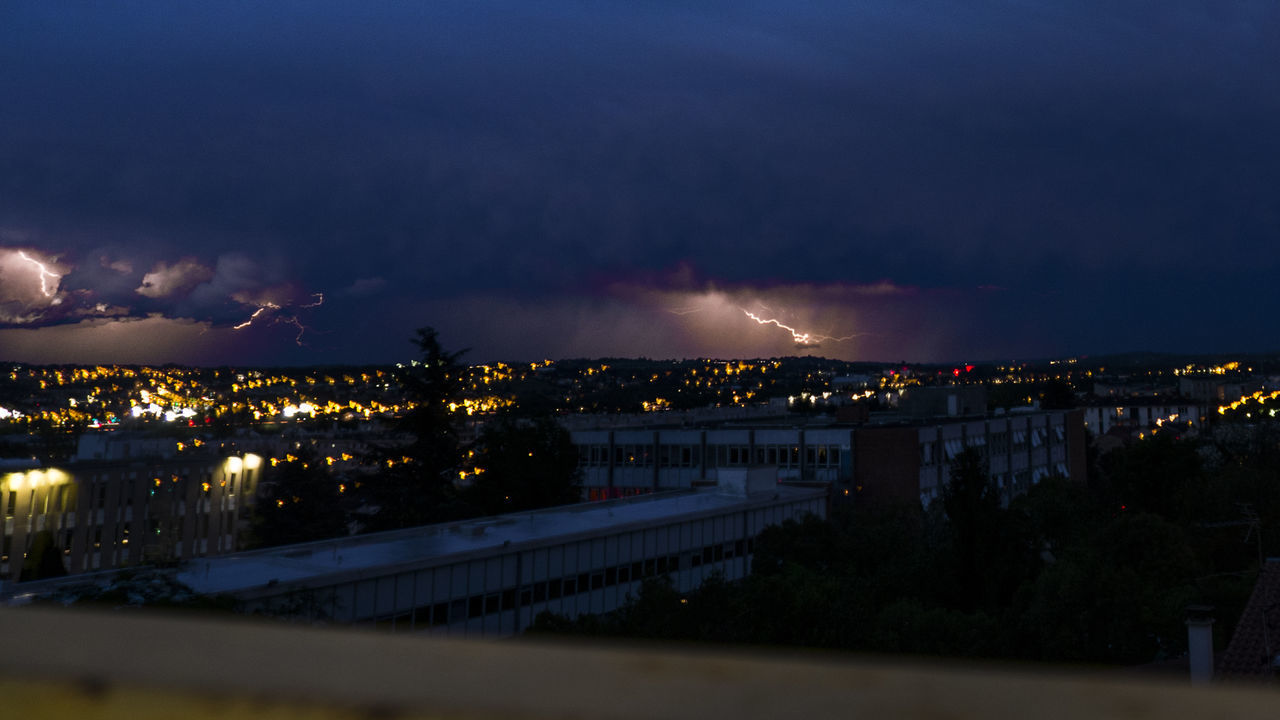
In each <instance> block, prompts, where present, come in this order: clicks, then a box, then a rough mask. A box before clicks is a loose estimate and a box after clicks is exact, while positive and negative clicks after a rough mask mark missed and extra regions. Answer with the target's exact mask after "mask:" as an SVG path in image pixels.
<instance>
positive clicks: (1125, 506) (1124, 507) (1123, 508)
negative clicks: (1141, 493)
mask: <svg viewBox="0 0 1280 720" xmlns="http://www.w3.org/2000/svg"><path fill="white" fill-rule="evenodd" d="M1120 509H1121V510H1128V509H1129V506H1128V505H1121V506H1120Z"/></svg>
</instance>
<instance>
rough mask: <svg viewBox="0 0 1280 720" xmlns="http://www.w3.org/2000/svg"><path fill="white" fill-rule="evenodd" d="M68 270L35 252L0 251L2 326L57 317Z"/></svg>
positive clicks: (28, 250)
mask: <svg viewBox="0 0 1280 720" xmlns="http://www.w3.org/2000/svg"><path fill="white" fill-rule="evenodd" d="M66 272H67V271H66V269H65V268H63V267H62V266H60V265H59V264H58V263H57V261H56V259H55V258H53V257H50V256H47V255H45V254H43V253H40V252H38V251H36V250H30V249H25V250H19V249H16V248H0V324H8V325H29V324H32V323H39V322H43V321H45V320H46V319H47V318H50V317H57V315H58V314H60V310H59V309H58V307H57V306H59V305H62V304H63V302H64V300H65V299H66V293H64V292H61V291H60V286H61V284H62V276H63V275H65V274H66Z"/></svg>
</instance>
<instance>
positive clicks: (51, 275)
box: [18, 250, 62, 302]
mask: <svg viewBox="0 0 1280 720" xmlns="http://www.w3.org/2000/svg"><path fill="white" fill-rule="evenodd" d="M18 257H20V258H22V259H23V260H26V261H27V262H29V263H31V264H32V265H35V266H36V271H37V272H39V273H40V293H41V294H42V295H44V296H45V297H47V298H52V297H53V296H54V292H55V291H57V289H58V283H59V282H60V281H61V280H62V276H61V275H59V274H58V273H56V272H54V271H52V270H50V269H49V268H47V267H45V264H44V263H42V262H40V261H39V260H37V259H35V258H33V257H31V256H30V255H28V254H26V253H25V252H23V251H22V250H19V251H18ZM50 279H52V280H53V290H50V289H49V284H48V281H49V280H50ZM55 302H56V300H55Z"/></svg>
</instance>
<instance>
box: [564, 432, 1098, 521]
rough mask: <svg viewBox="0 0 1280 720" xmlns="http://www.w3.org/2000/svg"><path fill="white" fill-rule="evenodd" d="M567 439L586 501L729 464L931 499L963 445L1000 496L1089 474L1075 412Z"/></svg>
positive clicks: (882, 494)
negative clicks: (982, 464) (981, 461)
mask: <svg viewBox="0 0 1280 720" xmlns="http://www.w3.org/2000/svg"><path fill="white" fill-rule="evenodd" d="M794 422H796V423H803V422H804V418H797V419H796V420H795V421H794ZM572 438H573V442H574V444H575V445H577V447H578V458H579V464H580V466H581V468H582V472H583V486H584V490H585V492H586V493H587V496H588V497H589V498H591V499H595V498H609V497H627V496H631V495H637V494H643V493H648V492H655V491H661V490H672V489H677V488H688V487H695V486H697V485H699V484H703V483H714V482H716V479H717V477H718V476H719V474H720V473H722V472H724V471H726V470H728V471H734V470H738V469H741V468H746V467H768V468H771V469H773V470H775V471H776V472H777V475H778V479H779V480H780V481H784V482H799V483H821V484H828V485H830V486H831V487H832V488H834V489H835V491H836V493H837V494H839V495H848V496H851V497H855V498H861V499H863V500H865V501H868V502H886V501H889V502H920V503H921V504H922V505H928V504H929V503H930V502H932V501H933V500H935V499H937V498H938V497H939V496H940V495H941V492H942V488H944V487H945V486H946V484H947V483H948V482H949V481H950V462H951V460H952V459H954V458H955V456H956V455H957V454H959V453H960V451H961V450H963V449H964V448H966V447H973V448H976V449H977V450H978V451H979V452H981V453H982V454H983V456H984V457H985V458H986V460H987V464H988V468H989V470H990V473H991V477H992V479H993V480H994V481H995V483H996V485H997V486H998V487H999V489H1000V492H1001V494H1002V496H1003V497H1004V499H1005V500H1006V501H1007V500H1008V499H1010V498H1012V497H1014V496H1016V495H1018V494H1021V493H1023V492H1025V491H1026V490H1027V489H1028V488H1030V487H1031V486H1032V485H1034V484H1036V483H1038V482H1040V481H1041V480H1043V479H1045V478H1047V477H1050V476H1061V477H1066V478H1070V479H1072V480H1076V481H1079V482H1084V481H1085V478H1086V472H1087V471H1086V465H1087V459H1086V454H1085V443H1086V438H1085V428H1084V415H1083V411H1081V410H1035V411H1025V412H1023V411H1015V412H1010V413H1005V414H1001V415H970V416H961V415H955V416H951V415H943V416H939V417H912V416H908V415H901V414H895V415H892V416H882V417H879V418H873V419H872V421H871V422H865V423H859V424H836V423H828V424H826V425H799V424H797V425H780V424H776V423H775V424H750V425H729V424H725V425H721V426H715V427H705V428H669V427H651V428H647V429H638V428H627V429H600V430H577V431H574V432H573V433H572Z"/></svg>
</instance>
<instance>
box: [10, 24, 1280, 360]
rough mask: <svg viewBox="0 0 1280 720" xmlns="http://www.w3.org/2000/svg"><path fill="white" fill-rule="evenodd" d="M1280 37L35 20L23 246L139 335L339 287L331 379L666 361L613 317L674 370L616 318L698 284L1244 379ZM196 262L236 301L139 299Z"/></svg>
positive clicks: (1271, 31) (1270, 229)
mask: <svg viewBox="0 0 1280 720" xmlns="http://www.w3.org/2000/svg"><path fill="white" fill-rule="evenodd" d="M1278 33H1280V8H1278V7H1277V6H1276V5H1275V4H1274V3H1268V2H1253V3H1248V2H1245V3H1231V4H1222V3H1209V2H1203V3H1200V2H1188V1H1180V2H1175V3H1124V4H1121V5H1120V6H1118V7H1117V6H1114V4H1108V3H1100V2H1082V3H1072V4H1070V5H1068V6H1063V5H1061V4H1054V3H1040V2H1025V1H1024V2H1016V1H1014V0H1005V1H997V0H987V1H979V2H942V1H939V2H929V3H919V4H905V3H898V2H874V3H873V2H855V3H836V2H821V3H810V4H806V5H802V6H798V7H797V6H791V5H788V6H782V5H778V4H776V3H699V4H692V5H690V4H685V3H667V4H652V3H645V4H634V3H577V2H560V3H550V4H548V3H540V4H536V5H530V4H527V3H514V2H506V3H498V2H492V3H449V2H440V3H426V4H423V3H407V2H406V3H378V4H365V3H352V2H348V3H332V2H331V3H317V2H307V3H283V2H282V3H270V4H266V5H259V4H249V3H220V4H209V3H190V2H188V3H158V2H157V3H136V4H132V5H124V6H113V7H111V8H106V7H99V6H95V5H91V4H85V5H66V4H58V5H54V6H46V5H42V4H35V3H30V4H23V5H17V6H16V7H15V6H14V5H9V6H7V7H6V9H4V10H0V65H2V66H3V67H5V68H8V71H6V72H4V73H0V98H3V100H4V102H0V127H2V128H3V129H4V132H3V134H2V135H0V227H4V228H10V229H12V231H13V232H16V233H25V234H26V236H27V237H28V238H29V240H28V241H23V242H25V244H22V243H20V242H19V241H16V240H14V241H9V240H5V239H4V238H3V236H0V243H3V244H7V245H10V246H11V247H18V246H19V245H20V244H21V245H22V246H23V247H30V248H39V249H41V250H43V251H44V252H45V253H47V254H48V255H50V256H51V257H65V258H71V259H74V265H75V267H74V269H72V270H71V274H70V275H68V276H67V281H68V282H69V283H71V285H70V286H74V287H76V288H80V289H84V290H86V291H87V292H91V293H92V294H93V295H94V302H95V303H101V304H106V305H108V306H111V307H130V308H134V309H133V310H131V313H133V314H134V315H137V314H138V313H142V314H143V315H145V314H147V313H152V312H160V313H162V314H163V315H164V316H165V317H172V318H191V319H195V320H197V321H208V322H211V323H213V324H214V325H218V324H223V325H226V324H231V323H236V322H239V321H240V320H242V319H243V318H244V316H245V312H246V311H252V310H253V309H254V307H262V306H265V305H266V304H275V305H285V304H288V303H293V305H294V306H297V305H299V304H302V303H304V302H306V300H307V298H309V297H310V295H309V294H308V293H310V292H315V291H328V292H330V295H329V304H328V305H327V306H326V308H325V313H326V314H325V315H324V317H323V319H322V320H323V322H322V324H324V328H323V329H324V330H325V331H326V332H327V333H329V334H328V335H324V336H319V335H317V336H316V340H315V343H316V344H315V345H314V346H313V347H314V349H315V356H316V361H319V360H322V359H324V358H327V357H341V358H342V359H347V360H359V359H362V358H388V357H398V356H400V355H402V354H403V352H404V351H405V350H406V349H407V348H406V345H407V344H406V343H405V342H404V338H406V337H408V336H409V334H410V329H411V328H412V327H414V326H416V325H421V324H428V323H430V324H436V325H440V326H446V325H449V324H451V323H452V324H454V325H456V326H457V327H456V332H457V333H458V340H457V342H458V343H459V344H467V345H472V346H475V347H476V348H477V349H478V350H480V349H483V350H484V351H485V352H488V353H490V354H493V355H498V356H500V355H502V354H503V353H504V352H507V351H510V352H516V351H517V350H518V351H519V352H521V353H524V352H531V353H532V354H535V355H554V354H555V353H557V352H559V351H560V347H561V346H556V345H550V346H548V347H547V348H546V349H545V350H544V351H543V352H537V351H536V349H533V348H532V345H533V344H535V343H536V338H537V336H538V335H539V332H540V331H539V330H538V328H545V329H547V331H546V332H541V335H542V336H543V337H563V338H566V339H565V340H564V343H565V344H564V345H563V347H564V348H572V349H573V350H574V352H579V351H580V352H581V353H582V354H606V353H611V352H616V351H615V350H613V349H611V348H616V347H622V346H623V345H625V346H626V347H631V345H633V344H635V343H630V344H626V343H624V342H623V339H621V338H619V337H617V336H616V333H606V334H604V335H600V334H599V332H600V331H599V329H598V328H597V327H596V325H597V323H596V322H595V321H594V320H591V321H588V320H587V319H584V316H583V315H582V314H581V309H582V308H590V307H591V306H592V305H593V304H599V305H601V306H611V307H612V306H613V305H614V304H617V307H618V308H619V309H618V314H619V315H618V317H619V318H621V317H622V316H624V315H625V316H626V317H627V318H628V320H626V321H622V320H621V319H620V320H619V322H618V323H615V327H630V326H632V325H635V326H637V327H638V326H641V325H643V326H645V327H646V328H649V325H648V324H651V323H658V325H659V326H658V327H657V328H650V329H646V330H645V331H643V332H640V331H637V332H634V333H632V334H631V335H630V337H644V338H651V339H650V342H653V343H659V339H654V338H658V337H661V338H667V339H665V340H661V343H665V345H663V346H664V347H670V348H671V350H670V351H669V352H672V353H679V352H681V349H680V346H679V343H678V342H677V341H676V340H672V339H670V338H672V337H677V336H678V335H679V332H678V330H679V329H678V328H677V327H675V326H672V325H670V318H669V317H663V316H662V315H661V314H659V315H650V314H648V311H643V310H640V309H637V307H636V306H634V305H631V304H628V303H630V302H631V301H630V300H627V299H626V298H623V297H618V296H615V295H614V294H612V293H611V291H610V290H609V289H608V288H609V287H611V282H612V281H610V280H609V278H619V277H621V278H644V277H649V276H651V275H653V274H655V273H656V274H662V273H664V272H666V271H667V270H669V269H670V268H673V267H677V266H679V265H680V264H681V263H685V264H687V265H688V266H691V267H693V268H696V269H697V271H698V272H699V273H701V274H703V275H704V276H705V277H709V278H715V279H717V280H718V281H720V282H721V283H723V284H724V285H726V286H732V287H735V288H752V287H754V288H760V289H762V290H764V289H768V288H777V287H800V286H808V285H816V286H828V287H840V286H843V285H849V286H866V285H872V284H874V283H878V282H880V281H882V280H884V279H885V278H889V279H891V281H892V282H893V283H895V284H898V285H902V286H911V287H919V288H922V289H923V291H924V292H922V293H921V294H920V295H917V296H913V298H912V299H911V300H910V301H907V300H904V299H899V301H898V302H900V303H901V304H900V305H897V306H893V307H890V306H885V308H884V310H883V312H882V315H883V316H885V317H893V318H894V320H895V322H897V323H900V324H901V325H902V327H904V328H908V327H924V328H927V329H928V332H930V333H933V335H932V336H931V337H929V338H922V339H919V340H916V341H913V342H912V343H907V342H906V341H905V340H904V341H902V342H903V343H904V344H903V345H902V352H901V353H897V352H894V350H893V349H892V348H891V347H886V348H885V349H884V350H883V351H882V352H883V353H887V354H888V355H890V356H892V355H898V354H901V355H904V356H905V355H907V354H908V352H907V351H908V350H912V351H916V352H930V353H934V354H944V355H945V354H947V353H973V352H978V353H980V352H981V350H982V348H984V347H985V348H987V349H988V350H989V352H991V353H992V354H995V353H997V352H998V353H1000V354H1036V353H1043V354H1048V353H1056V352H1079V351H1099V350H1105V349H1127V348H1128V347H1130V346H1131V345H1130V344H1131V343H1135V342H1136V343H1140V344H1141V345H1142V346H1144V347H1153V348H1158V349H1178V347H1179V344H1180V343H1182V342H1188V343H1193V345H1188V346H1187V347H1188V348H1189V349H1194V348H1204V349H1218V348H1220V347H1223V346H1229V347H1238V346H1241V345H1242V344H1248V343H1246V342H1244V341H1243V340H1242V339H1241V338H1242V336H1243V333H1244V332H1245V330H1246V328H1247V327H1248V323H1247V322H1245V321H1242V320H1241V321H1237V320H1233V319H1232V318H1234V317H1237V315H1238V313H1235V312H1233V311H1234V310H1236V309H1238V308H1239V307H1241V306H1249V305H1254V306H1257V305H1264V306H1265V305H1267V304H1271V305H1272V306H1274V301H1275V300H1276V299H1277V297H1276V296H1277V292H1276V291H1275V290H1272V289H1270V288H1271V287H1272V284H1271V283H1268V282H1265V281H1266V280H1267V279H1268V278H1269V277H1270V276H1271V275H1273V274H1274V273H1275V271H1276V270H1277V269H1280V268H1277V264H1278V262H1280V260H1278V257H1280V256H1278V255H1277V253H1275V252H1274V251H1273V250H1272V249H1271V247H1272V244H1273V242H1274V239H1275V238H1276V237H1277V235H1278V232H1277V231H1278V230H1280V216H1278V213H1280V210H1278V209H1277V206H1276V204H1275V202H1274V198H1275V197H1277V196H1280V140H1277V138H1276V135H1275V133H1274V131H1273V127H1274V125H1275V124H1276V121H1277V117H1278V116H1280V78H1278V77H1277V74H1276V73H1275V72H1274V68H1276V67H1280V35H1278ZM30 238H35V239H34V240H32V239H30ZM187 257H190V258H196V259H197V261H198V264H199V266H200V267H202V268H206V269H208V270H209V271H210V272H212V273H214V274H213V275H212V276H211V277H210V279H206V280H201V281H200V282H198V283H196V282H194V279H195V277H196V276H186V275H184V276H183V277H184V278H187V279H189V280H192V282H189V283H187V285H189V286H190V292H188V291H187V290H186V288H185V286H184V287H183V290H182V292H176V293H175V294H174V295H172V296H168V295H166V296H165V297H163V298H160V297H154V296H149V295H148V293H145V292H144V293H139V292H137V289H138V288H139V287H146V286H145V283H144V276H145V275H146V274H148V273H156V272H159V270H158V268H161V265H159V263H166V265H164V266H163V268H167V269H168V271H169V272H170V273H172V271H173V268H174V267H175V263H181V261H182V259H183V258H187ZM102 258H106V260H105V261H103V260H102ZM113 263H126V264H129V267H130V270H128V271H120V270H113V269H112V267H113V265H112V264H113ZM120 267H123V266H120ZM73 280H74V281H75V282H71V281H73ZM126 280H127V282H126ZM153 285H154V283H153ZM983 285H985V286H999V287H1002V288H1005V291H1004V292H1003V293H994V294H991V293H988V294H987V295H974V296H973V300H972V301H965V302H964V303H959V304H958V306H959V307H963V308H964V309H965V310H964V311H965V313H967V315H965V316H963V317H961V316H958V315H956V313H957V312H958V310H957V309H956V308H957V304H956V303H954V302H952V303H948V302H945V301H943V300H939V299H938V298H940V297H942V296H943V295H946V294H947V293H952V292H962V293H965V294H966V297H968V293H970V292H971V289H973V288H976V287H978V286H983ZM154 286H155V287H157V288H158V287H159V286H158V285H154ZM476 298H485V300H484V301H483V302H481V301H478V300H476ZM921 298H926V299H928V298H932V300H929V301H926V300H922V299H921ZM1205 298H1220V299H1221V302H1220V303H1218V302H1215V303H1206V302H1205ZM1193 299H1194V301H1192V300H1193ZM84 302H88V299H87V298H85V299H84ZM930 303H932V304H930ZM464 306H465V308H471V309H472V310H474V311H475V312H474V316H472V315H468V314H467V313H466V312H463V310H462V309H461V308H464ZM514 306H519V307H520V308H522V310H521V312H520V314H521V315H522V316H524V315H527V316H528V321H527V322H526V323H524V324H523V325H522V327H524V328H528V330H526V331H521V332H517V331H516V330H514V329H510V328H508V329H503V328H505V327H506V326H507V325H508V324H509V323H507V321H506V320H501V321H499V318H496V317H495V315H496V314H500V313H504V312H508V310H504V309H503V308H511V307H514ZM486 308H487V309H486ZM797 312H802V311H797ZM1188 312H1193V313H1202V314H1198V315H1196V318H1197V319H1198V323H1199V325H1198V324H1197V322H1191V323H1188V322H1186V321H1185V319H1182V320H1175V319H1173V318H1174V316H1176V315H1177V314H1179V313H1188ZM450 313H454V315H455V317H454V318H453V319H450V318H449V314H450ZM628 313H631V314H630V315H628ZM464 315H465V316H466V317H467V321H466V322H460V321H458V320H457V317H462V316H464ZM667 315H668V316H669V315H670V314H669V313H668V314H667ZM286 317H289V316H288V315H286ZM939 317H945V318H947V322H945V323H942V324H941V325H939V324H938V323H936V322H935V321H934V319H935V318H939ZM65 319H67V320H68V321H69V320H71V319H72V318H71V317H70V316H66V318H65ZM317 319H321V318H317ZM574 323H579V328H580V330H579V331H576V332H575V333H573V334H572V337H571V338H570V337H569V336H568V335H566V334H564V333H563V332H561V330H562V329H563V328H565V327H572V326H573V324H574ZM1208 324H1213V325H1215V326H1221V327H1222V328H1223V329H1222V330H1220V331H1217V332H1209V331H1202V330H1195V331H1188V330H1187V328H1188V327H1199V326H1200V325H1208ZM983 327H989V328H993V329H991V330H989V331H988V335H989V336H988V337H982V338H979V337H978V336H979V335H980V334H981V330H980V329H981V328H983ZM1134 327H1137V328H1140V332H1139V333H1138V334H1137V335H1135V333H1134V331H1133V328H1134ZM664 328H665V330H664ZM1270 329H1272V330H1274V329H1277V328H1270ZM551 330H555V331H556V332H550V331H551ZM526 332H527V333H532V337H531V338H530V339H529V341H528V342H524V343H522V344H520V346H519V348H517V346H516V345H515V344H512V343H511V341H510V340H509V339H510V338H511V337H513V336H514V335H521V334H523V333H526ZM664 332H666V333H667V334H666V335H664V334H663V333H664ZM652 333H657V336H652ZM284 335H289V333H284ZM897 335H899V336H902V337H906V336H907V335H909V333H897ZM1272 335H1274V333H1272ZM593 337H596V338H601V339H600V341H599V342H600V344H599V346H598V349H597V350H595V351H594V352H593V351H592V350H591V347H592V345H591V343H592V338H593ZM700 337H701V336H700ZM282 339H284V340H288V339H291V336H289V337H283V336H282ZM686 341H687V342H690V343H692V342H693V341H692V340H689V339H688V338H687V337H686ZM1250 342H1257V341H1250ZM504 343H505V344H504ZM913 343H914V344H913ZM288 344H289V343H287V342H286V343H285V345H288ZM695 345H696V347H695ZM926 346H927V347H926ZM685 347H686V351H687V352H695V351H696V352H703V351H705V350H706V347H705V346H703V345H700V344H696V343H695V344H690V345H686V346H685ZM824 350H825V348H824ZM565 351H566V352H567V351H568V350H567V349H566V350H565ZM647 354H651V355H653V354H657V353H647ZM289 357H291V358H294V357H295V356H289ZM912 359H914V358H912Z"/></svg>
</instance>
